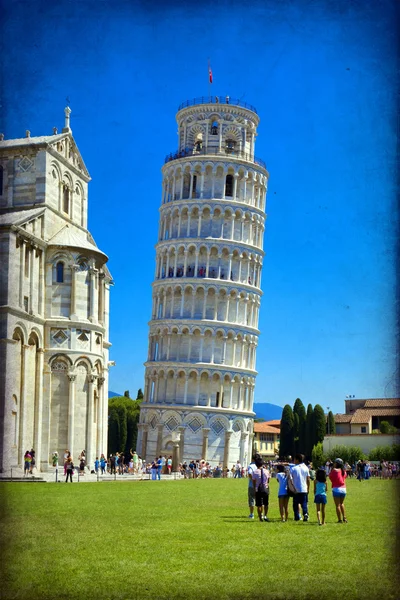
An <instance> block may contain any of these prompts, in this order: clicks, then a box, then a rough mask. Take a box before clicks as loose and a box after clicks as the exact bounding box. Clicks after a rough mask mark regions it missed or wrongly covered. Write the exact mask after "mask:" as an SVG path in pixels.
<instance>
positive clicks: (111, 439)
mask: <svg viewBox="0 0 400 600" xmlns="http://www.w3.org/2000/svg"><path fill="white" fill-rule="evenodd" d="M119 440H120V435H119V415H118V411H117V409H116V407H115V406H109V408H108V452H109V454H111V453H112V454H114V452H118V449H119V447H120V446H119Z"/></svg>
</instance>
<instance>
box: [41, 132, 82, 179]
mask: <svg viewBox="0 0 400 600" xmlns="http://www.w3.org/2000/svg"><path fill="white" fill-rule="evenodd" d="M71 138H72V135H71ZM72 139H73V138H72ZM74 144H75V140H74ZM44 147H45V149H46V150H47V152H48V153H49V154H51V156H53V157H54V158H56V159H57V160H58V161H60V162H61V163H62V164H63V165H64V166H65V167H67V168H68V169H69V170H70V171H72V172H73V173H74V174H75V175H77V176H78V177H81V178H82V179H83V180H84V181H85V183H89V181H91V179H92V178H91V177H90V175H89V173H87V174H86V173H85V172H84V171H81V170H80V169H78V168H77V167H76V166H75V165H74V164H73V163H71V162H70V161H69V160H68V159H67V158H65V156H63V155H62V154H60V152H58V151H57V150H56V149H55V148H53V146H52V145H51V144H50V143H48V142H47V143H45V144H44ZM75 147H76V149H77V150H78V146H76V144H75ZM78 152H79V150H78ZM79 154H80V153H79ZM80 159H81V161H82V164H83V165H84V163H83V160H82V156H80ZM84 168H85V170H87V169H86V167H85V165H84Z"/></svg>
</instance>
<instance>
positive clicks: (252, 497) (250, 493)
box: [217, 455, 258, 519]
mask: <svg viewBox="0 0 400 600" xmlns="http://www.w3.org/2000/svg"><path fill="white" fill-rule="evenodd" d="M256 458H258V455H256V456H253V458H252V460H251V463H250V464H249V466H248V467H247V477H248V479H249V485H248V488H247V501H248V504H249V510H250V514H249V519H254V506H255V503H256V490H255V487H254V485H253V473H254V472H255V470H256V469H257V465H256V463H255V460H256ZM217 468H218V467H217Z"/></svg>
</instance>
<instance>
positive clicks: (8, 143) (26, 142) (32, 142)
mask: <svg viewBox="0 0 400 600" xmlns="http://www.w3.org/2000/svg"><path fill="white" fill-rule="evenodd" d="M67 135H68V133H59V134H56V135H40V136H36V137H23V138H15V139H13V140H1V141H0V148H13V147H14V146H36V145H40V144H52V143H53V142H59V141H60V140H62V139H64V138H65V137H66V136H67Z"/></svg>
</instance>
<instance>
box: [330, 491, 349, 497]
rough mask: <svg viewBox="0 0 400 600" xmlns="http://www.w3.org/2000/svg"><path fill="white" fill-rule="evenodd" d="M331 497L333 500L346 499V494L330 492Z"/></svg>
mask: <svg viewBox="0 0 400 600" xmlns="http://www.w3.org/2000/svg"><path fill="white" fill-rule="evenodd" d="M332 496H333V497H334V498H345V497H346V492H338V491H336V490H332Z"/></svg>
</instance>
